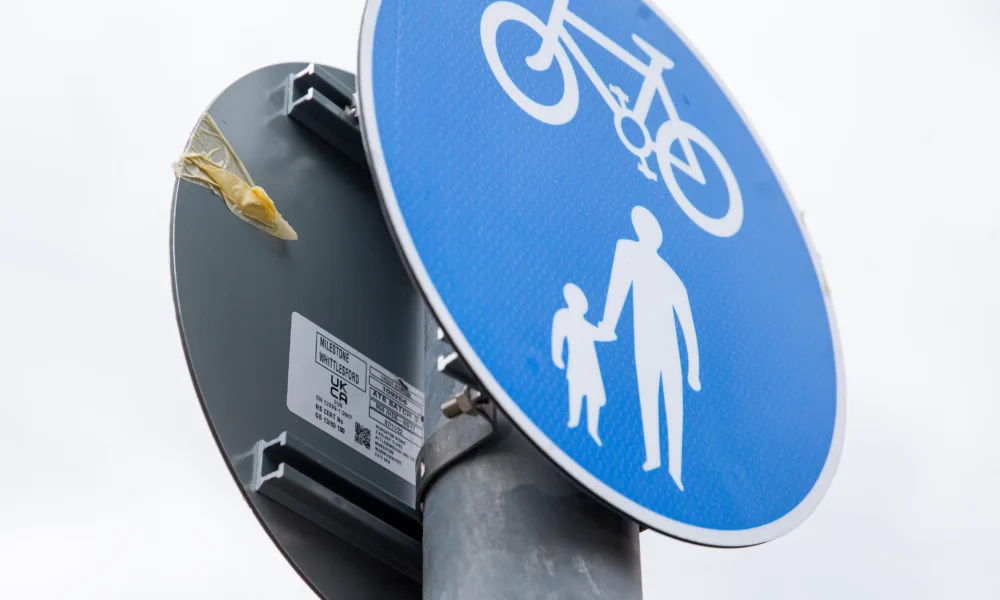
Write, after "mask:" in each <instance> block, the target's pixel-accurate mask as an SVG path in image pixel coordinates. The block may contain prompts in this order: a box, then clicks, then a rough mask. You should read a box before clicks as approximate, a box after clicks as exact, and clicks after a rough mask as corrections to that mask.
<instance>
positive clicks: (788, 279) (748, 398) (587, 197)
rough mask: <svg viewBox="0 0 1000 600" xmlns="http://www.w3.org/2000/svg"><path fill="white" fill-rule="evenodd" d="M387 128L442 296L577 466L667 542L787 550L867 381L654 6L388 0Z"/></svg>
mask: <svg viewBox="0 0 1000 600" xmlns="http://www.w3.org/2000/svg"><path fill="white" fill-rule="evenodd" d="M359 83H360V89H359V95H360V108H361V118H362V125H363V127H364V131H365V137H366V143H367V145H368V151H369V158H370V161H371V164H372V167H373V170H374V173H375V179H376V182H377V184H378V186H379V188H380V192H381V195H382V199H383V202H384V207H385V211H386V214H387V216H388V220H389V222H390V225H391V228H392V229H393V231H394V234H395V236H396V239H397V241H398V244H399V246H400V248H401V251H402V254H403V255H404V258H405V259H406V261H407V263H408V264H409V266H410V268H411V270H412V272H413V274H414V277H415V279H416V281H417V282H418V284H419V286H420V288H421V290H422V292H423V293H424V295H425V296H426V298H427V300H428V302H429V304H430V306H431V308H432V309H433V311H434V312H435V314H436V315H437V317H438V318H439V320H440V322H441V324H442V327H443V328H444V329H445V331H446V332H447V334H448V335H449V337H450V338H451V340H452V342H453V343H454V344H455V346H456V348H457V349H458V351H459V352H460V353H461V355H462V356H463V358H464V359H465V360H466V361H467V362H468V364H469V365H470V367H471V368H472V369H473V371H474V372H475V374H476V376H477V377H478V378H479V379H480V380H481V381H482V383H483V385H484V386H485V388H486V391H488V393H489V394H490V395H492V396H493V397H494V398H495V399H496V401H497V402H498V403H499V404H500V406H501V408H503V410H504V411H505V412H506V413H507V414H508V415H509V416H510V418H511V419H512V420H513V421H514V423H515V424H516V425H517V426H518V427H519V428H520V429H522V430H523V431H524V433H525V434H526V435H527V436H528V437H529V438H530V439H531V440H532V441H533V442H534V443H535V444H537V445H538V446H539V447H540V448H541V449H542V450H544V451H545V452H546V453H547V454H548V455H549V456H550V457H551V458H552V460H554V461H555V462H556V463H557V464H558V465H559V466H560V467H561V468H563V469H564V470H565V471H566V472H567V473H569V475H571V476H572V477H573V478H575V479H576V480H577V481H578V482H579V483H580V484H582V485H584V486H586V487H587V488H589V489H590V490H591V491H592V492H593V493H595V494H596V495H597V496H599V497H600V498H602V499H603V500H605V501H606V502H608V503H609V504H611V505H613V506H614V507H616V508H617V509H618V510H620V511H622V512H623V513H625V514H627V515H629V516H630V517H632V518H634V519H635V520H637V521H639V522H641V523H644V524H646V525H647V526H649V527H651V528H654V529H656V530H659V531H661V532H663V533H666V534H668V535H672V536H675V537H678V538H682V539H685V540H689V541H692V542H696V543H701V544H708V545H715V546H747V545H753V544H758V543H761V542H766V541H768V540H771V539H774V538H775V537H778V536H780V535H782V534H784V533H786V532H788V531H790V530H791V529H793V528H794V527H796V526H797V525H798V524H800V523H801V522H802V521H803V520H804V519H805V518H806V517H807V516H808V515H809V514H810V513H811V512H812V511H813V509H814V508H815V507H816V505H817V504H818V503H819V501H820V499H821V497H822V496H823V494H824V493H825V491H826V489H827V488H828V486H829V485H830V481H831V479H832V478H833V474H834V471H835V470H836V465H837V462H838V459H839V456H840V451H841V446H842V443H843V438H844V411H845V406H844V375H843V367H842V362H841V358H840V349H839V343H838V339H837V334H836V326H835V322H834V316H833V311H832V308H831V305H830V298H829V294H828V292H827V290H826V286H825V285H824V283H823V281H824V280H823V276H822V273H821V271H820V267H819V263H818V260H817V257H816V254H815V252H814V251H813V249H812V248H811V246H810V242H809V240H808V237H807V235H806V231H805V229H804V228H803V226H802V224H801V223H800V220H799V214H798V211H797V210H796V209H795V206H794V204H793V203H792V200H791V198H790V196H789V195H788V193H787V192H786V191H785V188H784V186H783V184H782V182H781V180H780V178H779V176H778V175H777V173H776V171H775V169H774V168H773V167H772V165H771V162H770V160H769V159H768V156H767V154H766V153H765V151H764V150H763V148H762V147H761V145H760V144H759V143H758V142H757V140H756V138H755V136H754V133H753V132H752V130H751V129H750V127H749V125H748V124H747V122H746V120H745V118H744V117H743V115H742V114H741V112H740V110H739V109H738V108H737V107H736V105H735V104H734V103H733V101H732V100H731V99H730V98H729V96H728V95H727V93H726V91H725V89H724V88H723V87H722V85H721V84H720V83H719V81H718V80H717V79H716V78H715V77H714V75H713V74H712V72H711V71H710V70H709V69H708V67H707V66H706V65H705V64H704V63H703V62H702V61H701V60H700V59H699V57H698V55H697V54H696V53H695V52H694V50H693V49H692V48H691V46H690V45H689V44H688V43H687V42H686V40H685V39H684V38H683V37H681V35H680V34H679V33H678V31H677V30H676V29H675V28H674V27H673V26H672V25H671V24H670V23H669V21H667V20H666V19H665V18H664V17H663V16H662V15H661V14H660V13H659V12H658V10H657V9H656V8H654V7H653V6H651V5H649V4H646V3H645V2H642V1H640V0H618V1H615V2H608V1H607V0H554V1H553V0H513V1H507V0H464V1H463V2H457V3H455V2H424V1H420V2H417V1H412V0H411V1H407V0H370V2H369V4H368V8H367V12H366V14H365V19H364V24H363V27H362V40H361V50H360V66H359Z"/></svg>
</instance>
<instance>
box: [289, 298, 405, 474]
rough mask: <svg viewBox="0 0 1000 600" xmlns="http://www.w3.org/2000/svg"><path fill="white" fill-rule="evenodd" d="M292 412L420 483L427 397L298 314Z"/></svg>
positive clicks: (291, 348)
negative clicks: (417, 468)
mask: <svg viewBox="0 0 1000 600" xmlns="http://www.w3.org/2000/svg"><path fill="white" fill-rule="evenodd" d="M288 409H289V410H290V411H292V412H293V413H295V414H296V415H298V416H300V417H302V418H303V419H305V420H306V421H309V422H310V423H312V424H313V425H315V426H316V427H319V428H320V429H322V430H323V431H325V432H326V433H328V434H330V435H332V436H333V437H335V438H337V439H338V440H340V441H341V442H343V443H345V444H347V445H348V446H350V447H351V448H354V449H355V450H357V451H358V452H360V453H361V454H364V455H365V456H367V457H368V458H370V459H372V460H373V461H375V462H376V463H378V464H380V465H382V466H383V467H385V468H386V469H389V470H390V471H392V472H393V473H395V474H396V475H399V476H400V477H402V478H403V479H405V480H406V481H408V482H410V483H411V484H415V483H416V471H415V464H416V460H417V452H419V451H420V447H421V445H423V442H424V395H423V393H421V392H420V391H419V390H417V389H416V388H415V387H413V386H411V385H409V384H408V383H406V382H404V381H403V380H402V379H400V378H398V377H396V376H395V375H393V374H392V373H390V372H389V371H387V370H386V369H383V368H382V367H380V366H379V365H378V364H376V363H375V362H374V361H372V360H371V359H369V358H368V357H367V356H365V355H363V354H361V353H360V352H358V351H357V350H355V349H354V348H351V347H350V346H348V345H347V344H345V343H344V342H342V341H340V340H339V339H337V338H336V337H335V336H333V335H332V334H330V333H328V332H326V331H323V330H322V329H320V328H319V327H318V326H316V325H315V324H314V323H312V322H311V321H309V320H308V319H306V318H305V317H303V316H302V315H300V314H298V313H292V337H291V343H290V345H289V349H288Z"/></svg>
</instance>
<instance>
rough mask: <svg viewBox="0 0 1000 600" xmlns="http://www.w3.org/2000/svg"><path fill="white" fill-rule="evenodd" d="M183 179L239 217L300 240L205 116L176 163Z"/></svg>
mask: <svg viewBox="0 0 1000 600" xmlns="http://www.w3.org/2000/svg"><path fill="white" fill-rule="evenodd" d="M173 168H174V174H175V175H177V177H178V178H179V179H183V180H185V181H190V182H191V183H196V184H198V185H201V186H204V187H207V188H209V189H210V190H212V191H214V192H215V193H216V194H218V195H219V196H221V197H222V198H223V200H225V201H226V206H228V207H229V210H230V211H232V212H233V214H235V215H236V216H237V217H239V218H241V219H243V220H244V221H246V222H247V223H250V224H251V225H253V226H254V227H256V228H258V229H260V230H262V231H265V232H267V233H269V234H271V235H273V236H274V237H277V238H280V239H283V240H297V239H298V238H299V236H298V234H297V233H295V230H294V229H292V226H291V225H289V224H288V222H287V221H285V219H283V218H282V216H281V214H279V213H278V209H277V208H275V206H274V202H273V201H272V200H271V198H270V197H269V196H268V195H267V192H265V191H264V188H261V187H259V186H256V185H254V183H253V179H251V178H250V173H249V172H247V168H246V166H244V165H243V161H241V160H240V158H239V157H238V156H236V151H235V150H233V147H232V146H231V145H230V144H229V142H228V141H227V140H226V137H225V136H224V135H222V131H221V130H220V129H219V126H218V125H216V124H215V121H214V120H213V119H212V117H211V115H209V114H208V113H205V114H204V115H203V116H202V118H201V121H199V123H198V128H197V129H195V132H194V135H192V136H191V141H190V142H188V146H187V148H186V149H185V150H184V154H183V155H182V156H181V158H180V159H179V160H178V161H177V162H176V163H174V165H173Z"/></svg>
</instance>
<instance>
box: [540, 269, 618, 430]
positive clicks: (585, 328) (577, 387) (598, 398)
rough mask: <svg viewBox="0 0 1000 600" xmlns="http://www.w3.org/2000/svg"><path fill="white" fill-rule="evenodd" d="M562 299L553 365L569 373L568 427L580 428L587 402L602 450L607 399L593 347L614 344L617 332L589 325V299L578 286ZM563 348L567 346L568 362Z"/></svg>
mask: <svg viewBox="0 0 1000 600" xmlns="http://www.w3.org/2000/svg"><path fill="white" fill-rule="evenodd" d="M563 297H565V299H566V308H561V309H559V310H558V311H556V314H555V317H554V318H553V319H552V362H554V363H555V364H556V366H557V367H559V368H560V369H564V370H565V371H566V380H567V381H568V383H569V423H568V426H569V427H570V428H575V427H577V426H578V425H579V424H580V416H581V413H582V412H583V399H584V398H586V399H587V432H588V433H589V434H590V437H591V438H593V440H594V442H596V443H597V445H598V446H601V445H603V444H602V443H601V437H600V435H599V434H598V431H597V428H598V422H599V420H600V417H601V407H602V406H604V404H605V401H606V397H605V393H604V380H603V379H602V377H601V367H600V364H599V363H598V360H597V349H596V348H595V347H594V344H595V343H597V342H610V341H614V340H615V339H617V336H616V335H615V332H614V331H612V330H607V329H603V330H602V329H599V328H598V327H597V326H595V325H592V324H591V323H590V322H588V321H587V319H586V314H587V309H588V303H587V296H586V295H584V293H583V290H581V289H580V288H579V287H578V286H576V285H574V284H572V283H567V284H566V286H565V287H564V288H563ZM564 345H568V357H567V359H566V361H565V362H563V347H564Z"/></svg>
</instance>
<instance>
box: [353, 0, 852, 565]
mask: <svg viewBox="0 0 1000 600" xmlns="http://www.w3.org/2000/svg"><path fill="white" fill-rule="evenodd" d="M643 2H644V4H646V6H647V7H648V8H649V9H650V10H651V11H652V12H653V13H654V14H656V16H657V17H658V18H659V19H660V20H661V21H662V22H663V23H664V24H665V25H666V26H667V27H668V28H670V30H671V32H672V33H673V34H674V35H676V36H677V37H678V39H680V40H681V42H683V43H684V45H685V46H686V47H687V48H688V50H689V51H690V52H691V53H692V54H693V55H694V56H695V58H696V59H697V60H698V62H699V64H700V65H701V66H702V68H704V69H705V71H706V72H707V73H708V74H709V75H710V76H711V77H712V80H713V81H714V82H715V83H716V85H718V86H719V89H720V90H721V91H722V93H723V95H724V96H725V98H726V100H727V101H728V102H729V103H730V105H731V106H732V107H733V109H734V110H735V111H736V113H737V114H738V115H739V117H740V119H741V120H742V122H743V124H744V125H745V126H746V128H747V130H748V131H749V132H750V136H751V138H752V139H753V141H754V143H756V144H757V147H758V148H759V149H760V151H761V153H762V154H763V155H764V159H765V160H766V162H767V166H768V167H769V168H770V169H771V172H772V173H773V174H774V176H775V178H776V179H777V181H778V185H779V187H780V189H781V191H782V193H783V194H784V196H785V199H786V201H787V202H788V207H789V210H791V211H792V213H793V215H794V216H795V222H796V224H797V225H798V228H799V232H800V233H801V234H802V238H803V240H804V241H805V244H806V248H807V249H808V250H809V257H810V259H811V261H812V265H813V269H814V270H815V274H816V277H817V279H818V281H819V283H820V286H821V287H822V293H823V305H824V307H825V308H826V314H827V318H828V321H829V326H830V337H831V339H832V341H833V353H834V369H835V372H836V386H837V390H836V392H837V398H836V417H835V421H834V427H833V436H832V438H831V442H830V450H829V452H828V454H827V458H826V462H825V463H824V464H823V469H822V470H821V471H820V474H819V476H818V477H817V478H816V481H815V482H814V483H813V486H812V488H811V489H810V490H809V493H807V494H806V496H805V497H804V498H803V499H802V500H801V501H800V502H799V503H798V504H797V505H796V506H795V507H794V508H793V509H792V510H790V511H788V512H787V513H785V514H784V515H782V516H781V517H779V518H777V519H775V520H773V521H771V522H770V523H767V524H764V525H759V526H757V527H752V528H748V529H733V530H721V529H711V528H706V527H699V526H696V525H690V524H688V523H683V522H681V521H677V520H674V519H671V518H669V517H666V516H664V515H662V514H659V513H657V512H655V511H652V510H650V509H648V508H646V507H644V506H642V505H641V504H639V503H638V502H635V501H634V500H631V499H629V498H627V497H626V496H625V495H623V494H622V493H620V492H618V491H616V490H614V489H613V488H612V487H611V486H609V485H607V484H606V483H604V482H603V481H601V480H600V479H598V478H597V477H595V476H594V475H592V474H591V473H590V472H589V471H587V470H586V469H585V468H583V467H582V466H580V465H579V464H578V463H577V462H576V461H575V460H573V458H572V457H570V456H569V455H568V454H566V453H565V452H564V451H563V450H562V449H561V448H559V447H558V446H557V445H556V444H555V443H554V442H553V441H552V440H551V439H550V438H549V437H548V436H547V435H546V434H545V432H543V431H542V430H541V429H539V428H538V426H536V425H535V424H534V422H532V420H531V419H530V418H529V417H528V416H527V415H526V414H525V413H524V412H523V411H522V410H521V409H520V407H518V405H517V403H516V402H515V401H514V400H513V399H512V398H511V397H510V396H509V395H508V394H507V392H506V390H504V389H503V386H501V385H500V384H499V382H498V381H496V379H495V378H494V377H493V376H492V374H491V373H490V371H489V369H488V368H487V367H486V365H485V364H483V362H482V361H481V360H480V359H479V356H478V354H476V352H475V350H474V349H473V348H472V345H471V344H469V342H468V340H466V339H465V336H464V335H462V332H461V330H460V329H459V327H458V324H457V323H456V322H455V320H454V319H453V318H452V316H451V312H450V311H449V310H448V307H447V306H445V304H444V301H443V300H442V298H441V296H440V294H438V292H437V289H436V287H435V286H434V283H433V281H432V280H431V278H430V275H429V274H428V272H427V269H426V268H425V267H424V264H423V261H422V260H421V258H420V253H419V252H418V251H417V249H416V246H415V244H414V243H413V238H412V237H411V236H410V232H409V228H408V227H407V225H406V220H405V219H404V218H403V215H402V212H401V211H400V208H399V202H398V201H397V199H396V195H395V191H394V190H393V187H392V179H391V177H390V174H389V169H388V166H387V164H386V161H385V154H384V152H383V149H382V142H381V138H380V137H379V131H378V120H377V118H376V116H375V113H376V109H375V106H374V99H373V95H374V90H373V89H372V81H371V80H372V53H373V51H374V39H375V27H376V25H377V22H378V16H379V9H380V8H381V7H382V0H367V2H366V4H365V10H364V14H363V16H362V21H361V35H360V38H359V42H358V72H357V90H358V96H357V103H358V122H359V123H360V125H361V131H362V139H363V141H364V145H365V154H366V156H367V158H368V164H369V167H370V169H371V174H372V179H373V181H374V183H375V188H376V191H377V192H378V197H379V201H380V204H381V205H382V211H383V213H384V215H385V218H386V223H387V225H388V228H389V231H390V233H391V234H392V238H393V239H394V240H395V242H396V246H397V249H398V250H399V254H400V257H401V259H402V260H403V262H404V263H405V266H406V268H407V269H408V270H409V272H410V275H411V277H412V278H413V280H414V281H415V282H416V284H417V289H418V291H419V292H420V293H421V294H422V295H423V297H424V300H425V301H426V302H427V304H428V306H429V308H430V310H431V312H432V313H433V314H434V317H435V318H436V319H437V320H438V323H439V324H440V326H441V328H442V329H443V330H444V332H445V333H446V334H447V335H448V338H449V339H450V340H451V342H452V345H453V346H454V348H455V350H456V351H457V352H458V353H459V355H460V356H461V357H462V358H463V359H464V360H465V362H466V364H468V366H469V368H470V369H472V371H473V373H474V374H475V376H476V377H477V378H478V379H479V381H480V382H481V383H482V384H483V386H484V387H485V388H486V392H487V393H488V394H489V395H490V396H491V397H492V398H493V399H494V400H496V402H497V403H498V404H499V405H500V408H501V409H502V410H503V411H504V412H505V413H506V414H507V416H508V417H509V418H510V420H511V422H512V423H513V424H514V425H515V426H516V427H517V428H518V429H519V430H520V431H521V432H522V433H524V435H525V437H527V439H528V440H529V441H530V442H531V443H532V444H534V445H535V446H536V447H538V449H539V450H541V451H542V452H543V453H544V454H545V455H546V456H548V458H549V459H550V460H551V461H552V462H554V463H555V464H556V465H557V466H558V467H559V469H560V470H562V471H563V472H564V473H566V475H568V476H569V477H570V478H572V479H573V480H574V481H576V482H577V483H578V484H580V485H582V486H583V487H585V488H587V489H588V490H589V491H590V492H591V493H593V494H594V495H596V496H597V497H598V498H600V500H601V501H602V502H604V503H607V504H608V505H609V506H611V507H613V508H614V509H615V510H617V511H619V512H621V513H623V514H625V515H627V516H628V517H629V518H631V519H633V520H635V521H637V522H638V523H641V524H643V525H645V526H647V527H649V528H650V529H653V530H655V531H657V532H659V533H662V534H664V535H667V536H669V537H673V538H677V539H680V540H683V541H687V542H691V543H694V544H700V545H704V546H712V547H720V548H745V547H749V546H756V545H759V544H763V543H766V542H770V541H773V540H775V539H777V538H779V537H781V536H783V535H785V534H787V533H790V532H791V531H793V530H795V529H796V528H797V527H799V526H800V525H801V524H802V523H804V522H805V521H806V519H808V518H809V517H810V516H811V515H812V513H813V512H814V511H815V510H816V508H817V507H818V506H819V503H820V502H821V501H822V500H823V498H824V497H825V496H826V493H827V491H828V490H829V488H830V485H831V484H832V483H833V478H834V476H835V475H836V472H837V468H838V466H839V464H840V457H841V454H842V453H843V446H844V438H845V433H846V432H845V429H846V420H847V415H846V410H847V406H846V404H847V402H846V381H845V374H844V360H843V350H842V348H841V343H840V334H839V330H838V327H837V318H836V315H835V312H834V309H833V301H832V298H831V297H830V294H829V291H828V287H827V285H826V275H825V273H824V270H823V266H822V264H821V262H820V257H819V253H818V252H817V251H816V247H815V245H814V244H813V241H812V239H811V237H810V236H809V229H808V227H807V226H806V224H805V222H804V220H803V219H802V211H801V210H799V208H798V205H797V204H796V202H795V200H794V198H793V197H792V195H791V193H790V192H789V190H788V186H787V185H786V183H785V180H784V178H783V177H782V176H781V173H780V172H779V171H778V169H777V168H776V167H775V164H774V161H773V159H772V158H771V155H770V153H769V152H768V151H767V148H766V146H765V145H764V144H763V143H762V142H761V140H760V136H758V135H757V131H756V130H755V129H754V127H753V125H752V124H751V122H750V120H749V119H748V118H747V116H746V114H745V113H744V112H743V109H742V108H741V107H740V105H739V103H737V102H736V100H735V99H734V98H733V96H732V94H730V92H729V90H728V89H727V88H726V86H725V85H724V84H723V82H722V80H721V79H720V78H719V77H718V75H717V74H716V73H715V71H714V70H713V69H712V68H711V66H710V65H709V64H708V63H707V62H706V61H705V60H704V58H703V57H702V55H701V53H699V52H698V50H697V48H696V47H695V46H694V45H693V44H692V43H691V41H690V40H688V39H687V37H686V36H685V35H684V34H683V32H682V31H681V30H680V29H678V28H677V26H676V25H675V24H674V23H673V21H671V20H670V19H669V18H668V17H667V16H666V15H665V14H664V13H663V11H662V10H661V9H660V7H659V6H657V5H655V4H653V3H651V2H647V1H646V0H643Z"/></svg>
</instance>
